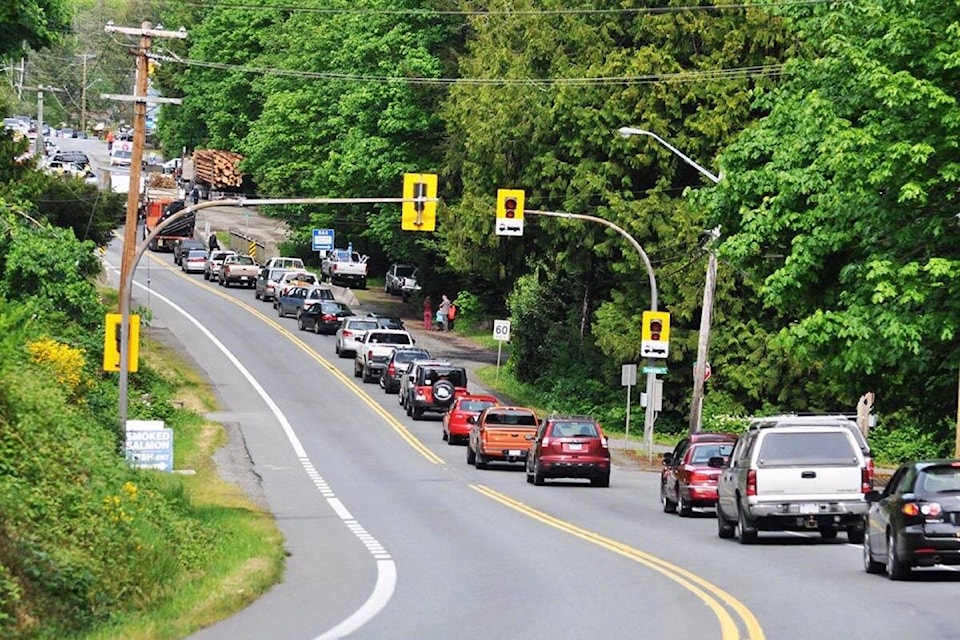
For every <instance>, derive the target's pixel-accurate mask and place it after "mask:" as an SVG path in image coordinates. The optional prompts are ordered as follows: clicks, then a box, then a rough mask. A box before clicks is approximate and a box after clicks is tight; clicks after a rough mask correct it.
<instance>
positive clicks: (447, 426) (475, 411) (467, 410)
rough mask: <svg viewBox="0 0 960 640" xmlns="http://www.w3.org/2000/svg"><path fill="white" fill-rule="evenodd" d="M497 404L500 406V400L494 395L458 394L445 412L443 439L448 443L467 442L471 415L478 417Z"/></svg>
mask: <svg viewBox="0 0 960 640" xmlns="http://www.w3.org/2000/svg"><path fill="white" fill-rule="evenodd" d="M497 406H500V401H499V400H498V399H497V398H495V397H493V396H484V395H463V396H458V397H457V398H456V399H455V400H454V401H453V404H452V405H450V409H448V410H447V412H446V413H444V414H443V439H444V440H446V441H447V444H456V443H457V442H466V441H467V438H469V437H470V422H468V420H469V419H470V417H471V416H472V417H474V418H476V417H477V416H479V415H480V412H481V411H483V410H484V409H486V408H487V407H497Z"/></svg>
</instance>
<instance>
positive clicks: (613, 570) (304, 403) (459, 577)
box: [106, 243, 960, 640]
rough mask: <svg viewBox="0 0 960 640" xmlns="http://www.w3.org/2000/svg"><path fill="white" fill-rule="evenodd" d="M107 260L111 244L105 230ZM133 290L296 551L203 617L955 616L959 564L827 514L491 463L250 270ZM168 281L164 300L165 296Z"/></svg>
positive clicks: (142, 278)
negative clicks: (481, 462)
mask: <svg viewBox="0 0 960 640" xmlns="http://www.w3.org/2000/svg"><path fill="white" fill-rule="evenodd" d="M106 260H107V262H108V263H111V264H113V265H117V264H119V247H118V246H117V243H114V245H112V246H111V248H110V250H109V251H108V254H107V256H106ZM135 280H136V282H137V283H138V286H137V287H136V289H135V293H134V295H135V300H134V307H136V306H138V305H144V306H149V307H150V308H151V309H152V310H153V314H154V320H153V322H152V327H151V328H149V329H147V331H170V332H171V333H173V334H174V336H175V337H176V339H177V340H179V342H180V343H181V344H182V345H183V346H184V348H185V350H187V351H188V352H189V353H190V354H191V356H192V357H193V359H194V360H195V361H196V362H198V363H199V366H201V367H202V368H203V369H204V370H205V372H206V374H207V376H208V377H209V379H210V380H211V381H212V384H213V385H214V387H215V388H216V390H217V393H218V395H219V397H220V400H221V402H222V405H223V407H224V409H225V411H224V413H223V414H221V416H222V417H223V418H224V419H225V420H227V421H229V422H233V423H236V424H237V425H239V426H240V428H241V429H242V431H243V433H244V437H245V439H246V445H247V447H248V449H249V452H250V455H251V457H252V460H253V463H254V465H255V470H256V472H257V473H258V474H260V476H261V477H262V480H263V489H264V492H265V494H266V498H267V500H268V502H269V506H270V508H271V510H272V511H273V513H274V514H275V515H276V517H277V520H278V523H279V525H280V527H281V529H282V530H283V532H284V534H285V536H286V539H287V546H288V549H289V551H290V554H291V555H290V558H289V560H288V569H287V573H286V576H285V580H284V582H283V583H281V584H280V585H277V586H276V587H275V588H274V589H272V590H271V591H270V592H269V593H268V594H266V595H265V596H264V597H263V598H261V599H260V600H258V601H257V602H256V603H254V604H253V605H251V606H250V607H248V608H247V609H246V610H244V611H242V612H241V613H239V614H238V615H236V616H234V617H233V618H231V619H229V620H226V621H224V622H222V623H220V624H218V625H215V626H213V627H211V628H210V629H207V630H205V631H203V632H201V633H198V634H196V636H195V637H196V638H203V639H207V638H210V639H215V638H229V639H230V640H239V639H243V638H251V639H253V638H290V639H292V640H299V639H311V638H320V637H337V636H342V635H347V634H349V635H350V637H356V638H451V637H456V638H460V639H463V640H467V639H470V638H478V639H479V638H516V637H546V636H552V637H559V638H594V637H613V638H625V637H652V636H654V635H669V636H672V637H677V638H692V637H705V638H723V639H724V640H726V639H732V638H752V639H758V638H762V637H768V638H823V637H831V638H834V637H835V638H859V637H897V636H899V637H910V638H919V637H923V638H952V637H956V635H957V632H956V629H958V628H960V613H958V612H957V611H956V608H955V607H954V606H953V596H954V594H955V593H956V588H957V586H956V582H957V581H958V578H960V574H957V573H954V572H931V573H925V575H924V578H923V579H921V580H917V581H914V582H910V583H903V584H894V583H889V582H888V581H886V580H884V579H882V578H878V577H876V576H868V575H866V574H865V573H864V572H863V570H862V568H861V566H860V553H859V549H858V548H856V547H853V546H851V545H847V544H845V543H843V542H842V541H839V540H838V541H831V542H824V541H821V540H819V539H818V538H816V537H815V536H810V537H806V536H796V535H779V536H777V535H764V536H762V537H761V541H760V544H758V545H755V546H740V545H737V544H736V543H734V542H730V541H723V540H720V539H718V538H717V535H716V524H715V520H714V519H713V518H711V517H709V516H708V515H707V514H704V515H702V516H700V517H695V518H680V517H677V516H668V515H666V514H663V513H662V512H661V511H660V508H659V504H658V502H657V495H658V493H657V490H658V484H657V483H658V476H657V475H656V474H651V473H645V472H640V471H633V470H627V469H619V468H618V469H614V472H613V475H612V478H611V487H610V488H608V489H600V488H592V487H590V486H589V485H588V484H586V483H581V482H553V483H548V485H547V486H545V487H534V486H533V485H530V484H527V483H526V482H524V474H523V473H522V470H521V468H519V467H501V468H497V467H496V466H494V468H492V469H490V470H486V471H478V470H476V469H474V468H473V467H470V466H468V465H467V464H466V462H465V451H464V448H463V447H462V446H448V445H447V444H446V443H445V442H443V441H442V440H441V438H440V423H439V418H434V419H427V420H424V421H417V422H414V421H412V420H410V419H409V418H407V416H406V415H405V414H404V413H403V412H402V410H401V408H400V407H399V405H398V404H397V400H396V396H393V395H390V396H387V395H385V394H384V393H383V392H382V390H380V389H379V388H378V387H377V386H376V385H370V384H363V383H362V382H360V381H359V380H358V379H356V378H354V377H353V370H352V361H351V360H345V359H339V358H337V357H336V356H335V355H334V351H333V338H332V337H328V336H316V335H314V334H312V333H304V332H299V331H298V330H297V328H296V320H295V319H292V318H288V319H280V318H277V316H276V314H275V313H274V312H273V310H272V307H271V306H270V305H269V304H266V303H262V302H260V301H257V300H255V299H254V296H253V292H252V291H251V290H249V289H224V288H222V287H218V286H216V285H215V284H210V283H207V282H205V281H204V280H203V279H202V277H201V276H198V275H191V276H186V275H184V274H182V273H181V272H180V271H179V270H176V269H175V268H173V265H172V258H171V256H170V254H147V255H146V256H145V258H144V260H143V261H142V262H141V265H140V268H139V269H138V271H137V275H136V279H135ZM171 303H172V304H171Z"/></svg>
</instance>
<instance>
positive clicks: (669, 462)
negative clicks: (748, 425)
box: [660, 433, 737, 517]
mask: <svg viewBox="0 0 960 640" xmlns="http://www.w3.org/2000/svg"><path fill="white" fill-rule="evenodd" d="M735 444H737V436H735V435H733V434H730V433H694V434H691V435H689V436H687V437H686V438H684V439H683V440H681V441H680V442H679V443H677V446H676V447H674V449H673V452H671V453H665V454H663V468H662V469H661V470H660V503H661V504H662V505H663V511H664V513H677V512H679V513H680V515H681V516H684V517H686V516H689V515H690V514H692V513H693V510H694V508H710V509H713V508H716V506H717V480H718V479H719V477H720V473H721V470H720V469H717V468H714V467H711V466H710V465H709V464H708V462H709V460H710V458H713V457H717V456H719V457H722V458H726V459H729V458H730V454H731V453H732V452H733V447H734V445H735Z"/></svg>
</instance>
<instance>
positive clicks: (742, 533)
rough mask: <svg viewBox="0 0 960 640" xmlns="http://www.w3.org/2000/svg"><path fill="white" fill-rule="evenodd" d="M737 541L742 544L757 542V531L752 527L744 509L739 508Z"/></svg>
mask: <svg viewBox="0 0 960 640" xmlns="http://www.w3.org/2000/svg"><path fill="white" fill-rule="evenodd" d="M737 540H739V541H740V544H753V543H754V542H756V541H757V530H756V529H755V528H753V527H751V526H750V523H749V522H748V521H747V514H746V513H745V512H744V510H743V507H737Z"/></svg>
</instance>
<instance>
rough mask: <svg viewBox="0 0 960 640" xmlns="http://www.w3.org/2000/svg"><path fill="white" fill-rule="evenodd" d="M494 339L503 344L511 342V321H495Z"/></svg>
mask: <svg viewBox="0 0 960 640" xmlns="http://www.w3.org/2000/svg"><path fill="white" fill-rule="evenodd" d="M493 339H494V340H500V341H501V342H509V341H510V321H509V320H494V321H493Z"/></svg>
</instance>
